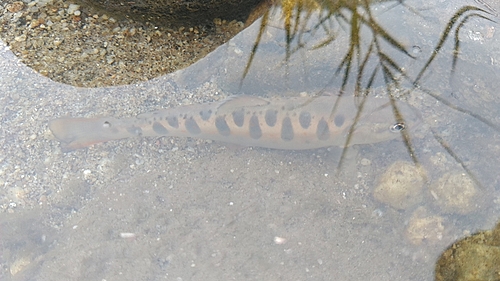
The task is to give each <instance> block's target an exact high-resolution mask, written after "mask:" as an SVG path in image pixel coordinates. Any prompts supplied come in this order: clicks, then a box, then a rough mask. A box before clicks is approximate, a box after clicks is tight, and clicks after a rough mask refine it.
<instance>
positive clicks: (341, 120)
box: [333, 114, 345, 128]
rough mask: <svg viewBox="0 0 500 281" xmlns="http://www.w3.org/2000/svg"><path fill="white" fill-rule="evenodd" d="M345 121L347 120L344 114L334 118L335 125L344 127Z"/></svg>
mask: <svg viewBox="0 0 500 281" xmlns="http://www.w3.org/2000/svg"><path fill="white" fill-rule="evenodd" d="M344 121H345V117H344V115H342V114H339V115H337V116H335V119H333V122H334V123H335V126H337V127H339V128H340V127H342V125H344Z"/></svg>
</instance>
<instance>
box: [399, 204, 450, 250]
mask: <svg viewBox="0 0 500 281" xmlns="http://www.w3.org/2000/svg"><path fill="white" fill-rule="evenodd" d="M443 221H444V219H443V218H442V217H440V216H430V215H428V214H427V210H426V209H425V208H424V207H419V208H417V209H416V210H415V212H413V214H412V216H411V218H410V221H409V222H408V227H407V228H406V238H408V240H409V241H410V242H411V243H412V244H414V245H420V244H421V243H422V242H426V243H430V244H435V243H437V242H439V241H441V240H442V239H443V232H444V226H443Z"/></svg>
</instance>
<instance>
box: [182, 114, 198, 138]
mask: <svg viewBox="0 0 500 281" xmlns="http://www.w3.org/2000/svg"><path fill="white" fill-rule="evenodd" d="M184 126H186V130H187V131H188V132H189V133H191V134H193V135H197V134H199V133H201V130H200V127H199V126H198V123H196V121H195V120H194V119H193V117H191V118H188V119H186V122H185V123H184Z"/></svg>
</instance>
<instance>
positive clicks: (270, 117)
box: [264, 109, 278, 127]
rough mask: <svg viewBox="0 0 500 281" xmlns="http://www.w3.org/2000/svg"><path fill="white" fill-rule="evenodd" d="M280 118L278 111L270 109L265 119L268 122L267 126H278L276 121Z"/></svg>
mask: <svg viewBox="0 0 500 281" xmlns="http://www.w3.org/2000/svg"><path fill="white" fill-rule="evenodd" d="M277 118H278V111H277V110H274V109H268V110H267V111H266V116H265V117H264V119H265V120H266V124H267V126H269V127H274V125H276V119H277Z"/></svg>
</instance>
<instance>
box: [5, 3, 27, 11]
mask: <svg viewBox="0 0 500 281" xmlns="http://www.w3.org/2000/svg"><path fill="white" fill-rule="evenodd" d="M5 8H6V9H7V11H9V12H11V13H17V12H19V11H21V10H22V9H24V3H23V2H21V1H16V2H14V3H11V4H8V5H7V6H6V7H5Z"/></svg>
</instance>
